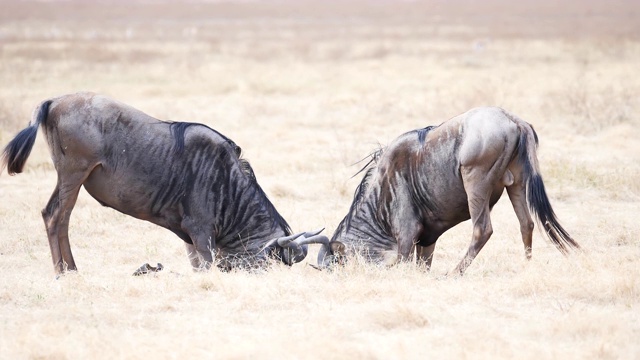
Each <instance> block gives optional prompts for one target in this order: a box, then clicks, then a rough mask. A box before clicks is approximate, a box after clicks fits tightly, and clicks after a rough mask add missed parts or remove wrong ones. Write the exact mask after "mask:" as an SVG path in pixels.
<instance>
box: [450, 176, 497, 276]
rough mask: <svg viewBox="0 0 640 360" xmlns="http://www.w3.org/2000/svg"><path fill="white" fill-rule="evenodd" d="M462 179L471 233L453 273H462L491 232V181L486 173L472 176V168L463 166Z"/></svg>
mask: <svg viewBox="0 0 640 360" xmlns="http://www.w3.org/2000/svg"><path fill="white" fill-rule="evenodd" d="M478 174H480V173H479V172H475V175H478ZM462 179H463V182H464V188H465V191H466V193H467V199H468V200H467V201H468V204H469V214H470V215H471V223H472V224H473V235H472V237H471V244H470V245H469V249H468V250H467V253H466V254H465V255H464V258H462V260H461V261H460V263H459V264H458V266H457V267H456V269H455V270H454V271H455V274H460V275H462V274H464V272H465V270H466V269H467V267H469V265H470V264H471V262H472V261H473V259H475V257H476V256H477V255H478V253H479V252H480V250H482V248H483V247H484V245H485V244H486V243H487V241H488V240H489V238H490V237H491V234H492V233H493V228H492V227H491V217H490V212H491V209H490V207H489V198H490V196H491V191H492V188H491V186H490V185H489V184H491V181H486V180H488V179H486V173H481V174H480V176H474V171H473V168H472V169H466V168H464V167H463V168H462ZM478 179H481V180H478Z"/></svg>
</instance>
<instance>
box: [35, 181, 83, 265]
mask: <svg viewBox="0 0 640 360" xmlns="http://www.w3.org/2000/svg"><path fill="white" fill-rule="evenodd" d="M88 174H89V172H86V173H82V172H78V173H75V174H69V175H64V177H61V176H60V175H59V176H58V184H57V185H56V188H55V189H54V190H53V194H52V195H51V198H50V199H49V202H48V203H47V206H46V207H45V208H44V209H43V210H42V219H43V220H44V224H45V227H46V228H47V237H48V238H49V247H50V249H51V257H52V260H53V267H54V270H55V271H56V273H57V274H60V273H63V272H65V271H67V270H77V267H76V263H75V261H74V259H73V254H72V253H71V246H70V244H69V219H70V217H71V211H72V210H73V207H74V206H75V203H76V200H77V199H78V193H79V192H80V187H81V186H82V183H83V182H84V180H85V179H86V178H87V176H88Z"/></svg>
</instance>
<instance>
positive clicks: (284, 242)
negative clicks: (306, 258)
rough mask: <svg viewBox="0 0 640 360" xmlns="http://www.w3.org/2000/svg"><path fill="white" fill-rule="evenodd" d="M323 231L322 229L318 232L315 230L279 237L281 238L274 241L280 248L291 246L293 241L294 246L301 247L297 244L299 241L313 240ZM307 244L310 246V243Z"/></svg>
mask: <svg viewBox="0 0 640 360" xmlns="http://www.w3.org/2000/svg"><path fill="white" fill-rule="evenodd" d="M323 230H324V228H322V229H320V230H317V231H311V232H301V233H297V234H294V235H289V236H285V237H281V238H278V239H276V242H277V243H278V245H280V246H281V247H287V246H289V244H291V243H292V242H294V241H296V245H303V244H302V243H299V242H300V241H304V240H308V239H313V238H315V237H316V236H317V235H318V234H320V233H321V232H322V231H323ZM300 238H301V239H300ZM307 244H311V243H307Z"/></svg>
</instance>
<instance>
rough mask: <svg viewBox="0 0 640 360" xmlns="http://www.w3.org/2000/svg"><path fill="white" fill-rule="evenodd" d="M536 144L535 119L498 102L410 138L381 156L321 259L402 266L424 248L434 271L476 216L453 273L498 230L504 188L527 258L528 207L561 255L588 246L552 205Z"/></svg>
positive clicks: (422, 258)
mask: <svg viewBox="0 0 640 360" xmlns="http://www.w3.org/2000/svg"><path fill="white" fill-rule="evenodd" d="M537 145H538V137H537V134H536V132H535V131H534V129H533V127H532V126H531V125H530V124H528V123H527V122H525V121H523V120H521V119H519V118H518V117H516V116H514V115H512V114H510V113H508V112H507V111H505V110H503V109H500V108H495V107H487V108H476V109H472V110H470V111H468V112H466V113H464V114H462V115H459V116H456V117H454V118H452V119H450V120H449V121H446V122H444V123H443V124H441V125H439V126H437V127H427V128H424V129H419V130H414V131H410V132H408V133H405V134H404V135H401V136H400V137H398V138H397V139H395V140H394V141H393V142H391V144H389V145H388V147H387V148H385V149H381V150H379V151H377V152H375V153H374V154H373V155H372V159H371V161H370V164H372V166H371V167H369V169H368V170H367V171H366V173H365V175H364V178H363V180H362V182H361V183H360V185H359V186H358V187H357V189H356V193H355V196H354V200H353V203H352V205H351V208H350V210H349V212H348V214H347V215H346V216H345V218H344V219H343V220H342V222H341V223H340V224H339V226H338V227H337V229H336V231H335V234H334V235H333V237H332V239H331V241H326V242H325V243H324V244H323V246H322V248H321V250H320V253H319V254H318V265H319V266H320V267H326V266H328V265H330V264H331V262H332V261H336V260H340V259H343V258H344V256H345V255H348V254H351V253H354V252H355V253H360V254H361V255H363V256H364V257H365V258H366V259H368V260H372V261H375V262H379V263H385V264H393V263H395V262H397V261H399V260H408V259H410V257H411V256H412V255H413V251H415V252H416V258H417V260H418V262H419V263H422V264H424V265H425V266H426V267H427V268H428V267H430V266H431V260H432V255H433V250H434V247H435V244H436V241H437V240H438V238H439V237H440V235H442V234H443V233H444V232H445V231H447V230H448V229H450V228H451V227H453V226H455V225H456V224H458V223H460V222H462V221H464V220H468V219H471V221H472V225H473V234H472V237H471V245H470V246H469V249H468V250H467V252H466V254H465V256H464V258H463V259H462V261H460V263H459V264H458V266H457V267H456V269H455V271H454V272H455V273H457V274H463V273H464V271H465V270H466V269H467V267H468V266H469V264H470V263H471V262H472V261H473V259H474V258H475V257H476V255H477V254H478V253H479V252H480V250H481V249H482V247H483V246H484V245H485V243H486V242H487V240H489V237H490V236H491V234H492V232H493V230H492V227H491V219H490V211H491V209H492V207H493V205H494V204H495V203H496V202H497V201H498V199H499V198H500V196H501V195H502V193H503V190H504V189H505V188H506V189H507V193H508V194H509V198H510V199H511V203H512V205H513V208H514V210H515V213H516V215H517V217H518V220H519V222H520V231H521V233H522V241H523V243H524V249H525V254H526V257H527V258H528V259H529V258H530V257H531V241H532V233H533V228H534V223H533V221H532V219H531V215H530V213H529V210H528V209H527V205H528V206H529V208H530V209H531V211H533V212H534V214H535V215H536V216H537V219H538V220H539V222H540V223H541V224H542V226H543V227H544V229H545V231H546V234H547V236H548V237H549V239H551V241H552V242H553V243H554V244H555V245H556V247H557V248H558V249H559V250H560V251H561V252H562V253H565V254H566V253H567V251H568V248H570V247H572V248H579V246H578V244H577V243H576V242H575V241H574V240H573V239H572V238H571V236H569V234H568V233H567V231H566V230H565V229H564V228H563V227H562V226H561V225H560V224H559V223H558V220H557V219H556V216H555V214H554V211H553V209H552V208H551V204H550V203H549V199H548V197H547V194H546V191H545V187H544V183H543V181H542V177H541V175H540V171H539V168H538V160H537V157H536V148H537ZM365 168H366V167H365Z"/></svg>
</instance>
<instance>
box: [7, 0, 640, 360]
mask: <svg viewBox="0 0 640 360" xmlns="http://www.w3.org/2000/svg"><path fill="white" fill-rule="evenodd" d="M637 14H638V6H637V5H636V4H635V2H631V1H617V2H613V3H612V2H598V1H595V0H589V1H586V2H575V3H573V2H565V3H563V4H562V5H561V6H558V5H557V4H556V3H555V2H551V1H549V2H544V1H543V2H531V3H527V2H518V3H514V4H511V3H509V4H505V3H504V2H501V1H497V0H491V1H488V2H481V3H477V2H472V1H465V0H458V1H454V2H430V1H429V2H416V3H409V2H407V3H401V4H398V3H394V2H373V3H369V2H349V3H344V2H331V3H326V2H314V1H309V2H307V1H305V2H303V3H300V2H292V1H291V2H287V1H283V2H278V3H261V2H255V3H215V2H214V3H209V2H188V3H179V4H178V3H171V2H141V3H133V4H131V3H128V2H127V3H125V2H114V3H109V4H106V3H86V2H11V1H5V2H3V11H2V12H0V49H1V51H0V84H2V85H1V86H0V143H1V144H3V145H4V144H6V143H7V142H8V141H9V140H10V139H11V138H12V137H13V136H14V135H15V133H16V132H17V131H19V130H20V129H21V128H23V127H24V126H26V124H27V122H28V121H29V119H30V116H31V111H32V109H33V107H34V106H35V105H36V104H37V103H38V102H39V101H41V100H43V99H45V98H47V97H51V96H56V95H60V94H64V93H69V92H76V91H83V90H90V91H95V92H99V93H103V94H106V95H110V96H112V97H115V98H117V99H119V100H121V101H124V102H126V103H129V104H131V105H133V106H135V107H137V108H139V109H141V110H143V111H145V112H147V113H149V114H151V115H153V116H156V117H158V118H161V119H172V120H187V121H197V122H203V123H206V124H208V125H210V126H212V127H214V128H216V129H217V130H219V131H221V132H222V133H224V134H225V135H227V136H229V137H231V138H232V139H234V141H236V142H237V143H238V144H239V145H240V146H241V147H242V148H243V150H244V154H245V157H246V158H247V159H249V160H250V161H251V163H252V165H253V167H254V169H255V171H256V174H257V177H258V180H259V182H260V184H261V185H262V186H263V188H264V189H265V191H266V192H267V194H268V195H269V196H270V198H271V199H272V201H273V202H274V204H275V205H276V207H277V208H278V209H279V211H280V212H281V213H282V215H283V216H284V217H285V218H286V219H287V220H288V221H289V223H290V224H291V225H292V227H293V228H294V230H309V229H314V228H318V227H323V226H326V227H327V230H325V231H326V232H327V233H331V232H332V231H333V229H334V228H335V226H336V225H337V224H338V222H339V221H340V219H341V217H342V216H344V214H345V213H346V211H347V209H348V206H349V204H350V201H351V199H352V193H353V190H354V188H355V186H356V185H357V183H358V181H359V179H350V177H351V175H353V173H355V172H356V171H357V167H355V166H352V164H353V163H355V162H356V161H357V160H359V159H361V158H362V157H364V156H365V155H366V154H368V153H369V152H370V150H372V149H373V148H375V147H376V146H378V144H383V145H384V144H386V143H387V142H389V141H390V140H391V139H393V138H394V137H396V136H397V135H399V134H401V133H403V132H405V131H407V130H409V129H413V128H418V127H424V126H426V125H430V124H438V123H439V122H441V121H444V120H446V119H447V118H449V117H452V116H454V115H457V114H459V113H461V112H464V111H465V110H467V109H468V108H470V107H474V106H480V105H498V106H502V107H505V108H506V109H509V110H510V111H512V112H513V113H515V114H517V115H519V116H521V117H523V118H524V119H525V120H527V121H529V122H531V123H532V124H533V125H534V126H535V127H536V130H537V131H538V134H539V136H540V142H541V144H540V148H539V153H538V156H539V158H540V164H541V168H542V172H543V175H544V178H545V182H546V185H547V188H548V192H549V194H550V196H551V200H552V203H553V205H554V208H555V210H556V212H557V214H558V215H559V217H560V220H561V222H562V223H563V225H564V226H565V227H566V228H567V229H568V230H569V231H570V232H571V234H572V235H573V236H574V237H575V238H576V239H577V240H578V242H579V243H580V244H581V245H582V246H583V247H584V249H585V251H584V253H581V254H577V255H574V256H571V257H569V258H563V257H562V256H561V255H560V254H559V253H558V252H557V251H556V250H555V249H554V248H553V247H552V246H551V245H550V244H549V243H548V242H547V241H546V240H545V239H544V237H543V236H542V235H541V234H540V233H536V234H535V236H534V248H533V259H532V260H531V261H529V262H527V261H525V260H524V251H523V249H522V242H521V240H520V235H519V228H518V225H517V220H516V217H515V215H514V214H513V210H512V209H511V206H510V204H509V203H508V201H507V200H503V201H501V202H499V203H498V204H497V205H496V207H495V208H494V211H493V215H492V220H493V227H494V230H495V231H494V235H493V237H492V239H491V240H490V241H489V243H488V244H487V245H486V246H485V248H484V249H483V251H482V252H481V254H480V255H479V256H478V258H476V260H475V261H474V263H473V264H472V265H471V267H470V268H469V270H468V272H467V274H466V275H465V277H463V278H447V277H444V275H445V274H446V273H447V272H448V271H449V270H451V269H452V268H453V267H454V266H455V265H456V264H457V262H458V261H459V260H460V258H461V256H462V254H463V252H464V251H465V249H466V247H467V246H468V244H469V239H470V234H471V229H470V226H469V224H468V223H463V224H461V225H459V226H458V227H456V228H454V229H452V230H451V231H449V232H448V233H446V234H445V235H444V236H443V237H442V238H441V241H439V243H438V245H437V248H436V254H435V260H434V265H433V269H432V271H431V272H430V273H426V272H424V271H423V270H422V269H417V268H415V267H414V266H411V265H407V264H403V265H401V266H396V267H393V268H378V267H375V266H371V265H367V264H363V263H361V262H358V261H353V262H351V263H350V264H349V265H348V266H346V267H345V268H344V269H341V270H339V271H335V272H331V273H328V272H318V271H316V270H314V269H313V268H311V267H310V266H308V265H307V264H309V263H310V264H314V263H315V253H316V251H317V249H316V248H313V249H312V250H311V254H310V256H309V257H308V258H307V260H306V261H305V262H304V263H301V264H297V265H295V266H293V267H292V268H287V267H285V266H281V265H275V266H273V267H272V268H271V269H269V270H268V271H264V272H256V273H247V272H242V271H239V272H231V273H220V272H218V271H217V270H214V271H211V272H210V273H206V274H194V273H192V272H191V270H190V269H189V266H188V261H187V259H186V256H185V254H184V250H183V246H182V244H181V241H180V240H178V239H177V238H176V237H175V236H174V235H173V234H171V233H170V232H168V231H166V230H163V229H160V228H158V227H155V226H152V225H150V224H147V223H144V222H141V221H138V220H135V219H132V218H130V217H126V216H124V215H121V214H119V213H117V212H115V211H112V210H109V209H106V208H102V207H100V206H99V205H98V204H97V202H96V201H94V200H93V199H91V198H90V197H89V196H88V195H87V194H86V193H84V191H83V192H82V193H81V195H80V198H79V200H78V204H77V205H76V208H75V210H74V213H73V216H72V220H71V230H70V236H71V243H72V249H73V251H74V255H75V258H76V260H77V263H78V266H79V268H80V271H79V272H78V273H77V274H72V275H70V276H65V277H63V278H61V279H58V280H54V277H53V271H52V266H51V260H50V254H49V249H48V244H47V241H46V235H45V231H44V226H43V224H42V220H41V218H40V209H41V208H42V207H44V204H46V202H47V200H48V198H49V196H50V194H51V191H52V190H53V187H54V184H55V181H56V174H55V171H54V169H53V167H52V165H51V161H50V159H49V155H48V150H47V149H46V144H45V143H44V141H43V140H42V138H41V137H39V138H38V140H37V143H36V147H35V148H34V151H33V153H32V155H31V158H30V159H29V162H28V164H27V169H26V171H25V173H24V174H21V175H18V176H15V177H9V176H7V175H6V173H5V174H2V175H1V176H0V199H1V201H0V270H1V271H2V275H1V276H0V358H12V359H13V358H61V359H63V358H110V359H111V358H140V357H156V358H182V357H186V356H192V357H205V358H254V357H257V358H274V357H284V358H320V357H323V358H324V357H327V358H418V357H420V358H424V357H435V358H599V359H600V358H616V359H618V358H626V359H633V358H638V357H639V356H640V346H639V345H638V342H637V340H636V339H637V338H638V337H639V335H640V318H639V317H640V316H639V315H638V314H640V312H639V311H638V306H639V299H640V280H639V279H640V278H639V275H640V274H639V272H638V266H637V262H638V258H639V257H640V225H638V221H637V216H638V213H639V210H640V209H639V206H638V204H639V202H638V201H639V200H640V185H638V184H640V165H638V164H640V140H638V136H637V133H638V130H637V129H638V126H639V125H640V118H639V117H638V115H637V114H638V110H639V108H640V106H639V105H640V104H639V101H640V100H639V98H638V96H637V94H639V93H640V81H639V80H638V79H636V77H634V74H635V73H637V69H638V68H637V64H638V63H639V62H640V43H639V42H638V37H637V34H640V32H639V31H638V30H639V29H638V25H639V24H640V21H638V17H637ZM505 199H506V197H505ZM144 262H152V263H154V262H162V263H163V264H164V265H165V267H166V269H165V271H164V272H162V273H159V274H157V275H155V276H149V277H142V278H133V277H131V276H130V273H131V272H133V270H135V268H136V267H137V266H139V265H140V264H142V263H144Z"/></svg>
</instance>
